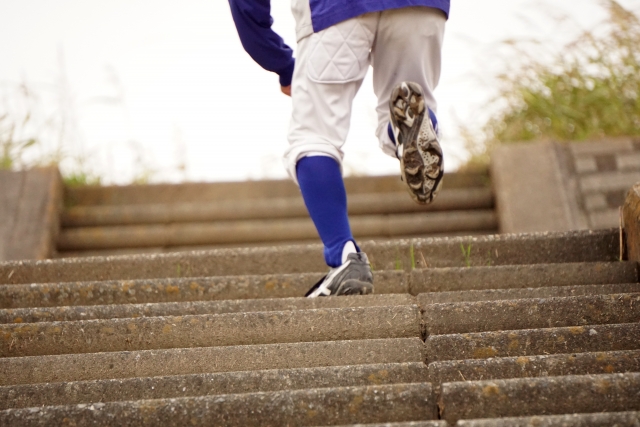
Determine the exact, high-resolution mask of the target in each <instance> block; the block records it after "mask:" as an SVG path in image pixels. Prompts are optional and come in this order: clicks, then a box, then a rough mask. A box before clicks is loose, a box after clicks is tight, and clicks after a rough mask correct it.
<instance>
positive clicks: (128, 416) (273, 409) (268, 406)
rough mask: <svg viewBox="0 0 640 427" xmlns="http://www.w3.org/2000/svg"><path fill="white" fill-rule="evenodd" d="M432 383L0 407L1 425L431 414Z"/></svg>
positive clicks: (311, 420)
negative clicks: (22, 407) (36, 406)
mask: <svg viewBox="0 0 640 427" xmlns="http://www.w3.org/2000/svg"><path fill="white" fill-rule="evenodd" d="M435 415H436V414H435V401H434V398H433V393H432V389H431V385H430V384H428V383H417V384H394V385H380V386H366V387H341V388H318V389H306V390H293V391H290V390H286V391H276V392H265V393H247V394H229V395H217V396H202V397H182V398H173V399H156V400H140V401H128V402H108V403H94V404H92V405H87V404H80V405H73V406H47V407H43V408H25V409H9V410H5V411H0V425H7V426H8V425H11V426H14V427H24V426H50V425H62V424H63V423H64V422H65V420H68V419H72V420H74V421H75V422H76V423H77V424H80V425H89V424H91V425H104V424H109V423H113V422H114V420H117V423H118V425H121V426H125V427H126V426H134V425H135V426H158V425H162V426H167V427H171V426H185V425H194V426H205V425H207V426H210V425H228V426H299V425H309V424H320V425H335V424H353V423H376V422H377V423H380V422H393V421H409V420H415V419H422V420H429V419H434V418H435Z"/></svg>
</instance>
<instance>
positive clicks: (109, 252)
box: [52, 229, 498, 258]
mask: <svg viewBox="0 0 640 427" xmlns="http://www.w3.org/2000/svg"><path fill="white" fill-rule="evenodd" d="M497 233H498V229H495V230H482V231H460V232H455V233H454V232H448V233H427V234H412V235H411V236H397V237H394V238H389V237H384V236H378V237H375V238H369V240H375V241H376V242H378V243H384V242H388V241H397V240H399V239H400V240H401V239H435V238H442V237H457V236H461V237H469V236H487V235H492V234H497ZM317 243H318V237H317V236H316V237H314V238H313V239H309V240H295V241H293V240H288V241H280V242H275V243H274V242H253V243H220V244H215V245H192V246H166V247H165V246H150V247H145V248H114V249H91V250H81V251H61V250H57V251H56V253H55V254H54V255H53V256H52V258H78V257H95V256H120V255H138V254H163V253H174V252H194V251H210V250H217V249H237V248H254V247H273V246H274V245H275V246H292V245H295V246H301V245H317Z"/></svg>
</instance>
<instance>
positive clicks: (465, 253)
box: [460, 243, 471, 267]
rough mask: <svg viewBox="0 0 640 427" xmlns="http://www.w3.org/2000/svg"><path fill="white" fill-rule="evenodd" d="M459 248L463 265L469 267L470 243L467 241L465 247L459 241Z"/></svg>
mask: <svg viewBox="0 0 640 427" xmlns="http://www.w3.org/2000/svg"><path fill="white" fill-rule="evenodd" d="M460 249H461V250H462V257H463V258H464V265H465V266H467V267H471V243H469V244H468V245H467V247H466V248H465V245H464V244H463V243H460Z"/></svg>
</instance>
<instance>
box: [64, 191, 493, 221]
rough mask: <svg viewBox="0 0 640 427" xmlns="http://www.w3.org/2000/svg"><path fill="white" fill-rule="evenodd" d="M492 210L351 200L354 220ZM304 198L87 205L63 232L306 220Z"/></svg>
mask: <svg viewBox="0 0 640 427" xmlns="http://www.w3.org/2000/svg"><path fill="white" fill-rule="evenodd" d="M491 208H493V193H492V191H491V189H489V188H469V189H466V188H459V189H450V190H443V191H442V192H441V193H440V194H439V195H438V198H437V199H436V200H435V201H434V203H431V204H429V205H419V204H417V203H415V202H413V201H412V200H411V198H410V197H407V195H406V194H405V193H404V192H397V193H380V194H375V193H374V194H371V193H369V194H353V195H351V196H350V197H349V198H348V211H349V214H350V215H372V214H393V213H407V212H433V211H448V210H465V209H491ZM307 216H308V213H307V208H306V207H305V205H304V201H303V200H302V197H300V195H296V196H295V197H291V198H265V199H254V200H248V199H232V200H218V201H204V202H202V201H200V202H198V201H193V202H184V203H166V204H146V205H140V204H134V205H88V206H86V205H85V206H82V205H81V206H75V207H71V208H69V209H67V210H66V211H65V212H64V213H63V215H62V225H63V226H64V227H81V226H84V227H88V226H105V225H127V224H129V225H130V224H167V223H176V222H206V221H228V220H235V221H238V220H248V219H269V218H296V217H307Z"/></svg>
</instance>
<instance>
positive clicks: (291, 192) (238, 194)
mask: <svg viewBox="0 0 640 427" xmlns="http://www.w3.org/2000/svg"><path fill="white" fill-rule="evenodd" d="M344 181H345V187H346V189H347V194H349V195H352V194H353V195H355V194H363V193H392V192H404V191H406V189H405V184H404V183H403V182H402V181H401V180H400V176H399V174H398V175H395V176H366V177H347V178H345V180H344ZM488 184H489V178H488V176H487V174H483V173H468V174H463V173H447V174H445V177H444V187H445V189H446V190H448V189H458V188H470V187H487V186H488ZM443 191H444V190H443ZM299 195H300V190H298V188H297V187H296V185H295V184H294V183H293V181H291V180H290V179H283V180H260V181H243V182H217V183H184V184H178V185H175V184H153V185H128V186H105V187H97V186H87V187H74V188H68V189H67V194H66V199H67V200H66V202H67V204H68V205H69V206H77V205H131V204H152V203H174V204H178V203H185V202H187V203H188V202H196V201H197V202H205V201H222V200H229V199H234V200H238V199H242V200H246V199H260V198H264V199H271V198H281V197H298V196H299Z"/></svg>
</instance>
